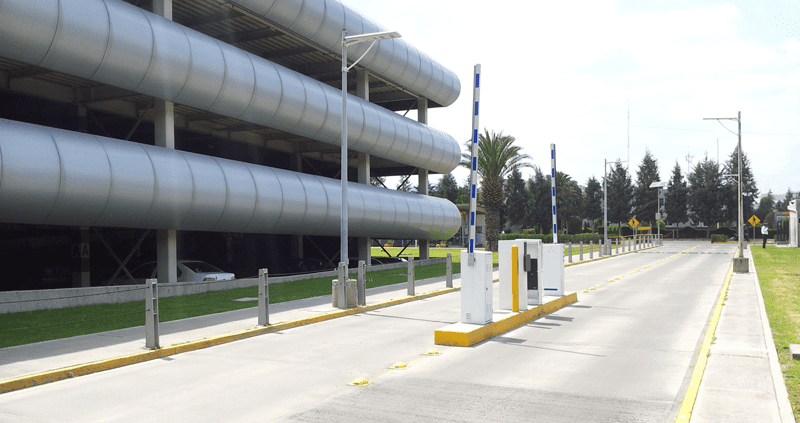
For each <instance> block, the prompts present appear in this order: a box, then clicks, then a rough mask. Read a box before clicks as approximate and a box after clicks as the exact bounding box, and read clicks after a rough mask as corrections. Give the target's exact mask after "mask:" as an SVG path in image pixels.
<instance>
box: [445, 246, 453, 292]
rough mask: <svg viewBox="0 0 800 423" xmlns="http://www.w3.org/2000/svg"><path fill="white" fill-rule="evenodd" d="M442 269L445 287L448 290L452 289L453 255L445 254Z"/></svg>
mask: <svg viewBox="0 0 800 423" xmlns="http://www.w3.org/2000/svg"><path fill="white" fill-rule="evenodd" d="M444 269H445V271H444V272H445V279H446V282H445V284H446V285H445V286H446V287H448V288H452V287H453V253H447V258H446V259H445V262H444Z"/></svg>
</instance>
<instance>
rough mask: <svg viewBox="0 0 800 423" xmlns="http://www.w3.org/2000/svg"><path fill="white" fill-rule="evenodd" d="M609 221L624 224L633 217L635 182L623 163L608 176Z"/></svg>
mask: <svg viewBox="0 0 800 423" xmlns="http://www.w3.org/2000/svg"><path fill="white" fill-rule="evenodd" d="M607 187H608V221H609V222H617V223H620V224H621V223H623V222H627V221H628V220H630V218H631V217H633V214H632V210H631V209H632V204H633V182H632V181H631V176H630V174H629V173H628V169H625V168H624V167H623V166H622V164H621V163H617V165H616V167H614V169H613V170H612V171H611V174H610V175H609V176H608V183H607Z"/></svg>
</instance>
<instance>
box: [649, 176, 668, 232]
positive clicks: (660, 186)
mask: <svg viewBox="0 0 800 423" xmlns="http://www.w3.org/2000/svg"><path fill="white" fill-rule="evenodd" d="M650 188H656V189H657V190H658V198H657V199H656V204H657V207H656V227H657V228H658V239H661V225H659V224H658V221H659V220H661V195H662V193H663V192H664V191H666V188H667V182H666V181H663V182H662V181H656V182H653V183H651V184H650ZM650 233H653V232H652V229H651V232H650Z"/></svg>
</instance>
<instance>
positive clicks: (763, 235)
mask: <svg viewBox="0 0 800 423" xmlns="http://www.w3.org/2000/svg"><path fill="white" fill-rule="evenodd" d="M768 236H769V228H768V227H767V225H761V238H763V242H762V243H761V248H767V237H768Z"/></svg>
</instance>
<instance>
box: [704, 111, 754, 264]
mask: <svg viewBox="0 0 800 423" xmlns="http://www.w3.org/2000/svg"><path fill="white" fill-rule="evenodd" d="M703 120H716V121H720V120H735V121H736V123H737V124H738V126H739V131H738V133H737V136H738V138H739V144H738V146H737V148H736V151H737V154H736V155H737V156H739V163H738V172H737V176H738V179H739V195H738V203H739V219H738V223H737V226H738V229H739V230H738V234H739V258H740V259H741V258H744V233H743V230H742V228H743V227H744V219H743V216H742V112H739V114H738V115H737V116H736V117H735V118H703ZM726 129H727V128H726Z"/></svg>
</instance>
